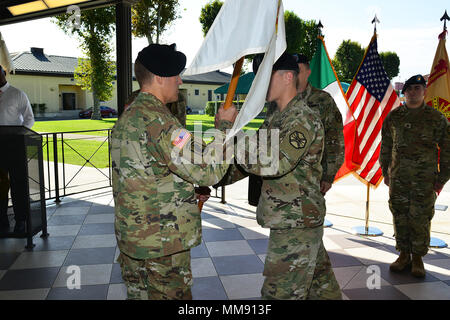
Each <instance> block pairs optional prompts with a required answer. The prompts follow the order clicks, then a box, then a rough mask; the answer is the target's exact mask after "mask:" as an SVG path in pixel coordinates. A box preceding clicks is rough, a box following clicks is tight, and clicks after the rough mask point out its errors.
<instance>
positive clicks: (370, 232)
mask: <svg viewBox="0 0 450 320" xmlns="http://www.w3.org/2000/svg"><path fill="white" fill-rule="evenodd" d="M372 23H373V25H374V29H373V34H374V37H376V36H377V23H380V20H378V18H377V15H376V14H375V18H373V20H372ZM366 184H367V196H366V225H365V226H364V227H353V228H352V230H353V233H354V234H356V235H360V236H367V237H378V236H382V235H383V232H382V231H381V230H380V229H378V228H375V227H369V208H370V183H369V182H367V183H366Z"/></svg>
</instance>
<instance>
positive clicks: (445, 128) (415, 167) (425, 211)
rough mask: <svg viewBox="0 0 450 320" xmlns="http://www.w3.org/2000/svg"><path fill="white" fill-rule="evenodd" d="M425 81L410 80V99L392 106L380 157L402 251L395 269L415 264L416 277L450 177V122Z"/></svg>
mask: <svg viewBox="0 0 450 320" xmlns="http://www.w3.org/2000/svg"><path fill="white" fill-rule="evenodd" d="M425 85H426V82H425V79H424V78H423V77H422V76H421V75H417V76H414V77H412V78H410V79H409V80H408V81H406V83H405V86H404V88H403V93H404V94H405V97H406V105H402V106H400V107H399V108H396V109H394V110H392V111H391V112H390V113H389V114H388V116H387V117H386V119H385V121H384V123H383V127H382V141H381V153H380V160H379V161H380V165H381V168H382V170H383V176H384V181H385V183H386V185H388V186H389V207H390V209H391V212H392V215H393V220H394V228H395V238H396V243H397V245H396V249H397V250H398V251H400V257H399V258H398V259H397V260H396V261H395V262H394V263H392V264H391V266H390V270H391V271H394V272H399V271H402V270H404V269H405V268H406V267H407V266H409V265H410V264H412V269H411V273H412V274H413V275H414V276H416V277H425V269H424V265H423V262H422V257H423V256H424V255H426V254H427V252H428V246H429V243H430V228H431V219H432V218H433V216H434V205H435V201H436V193H439V192H440V191H441V190H442V188H443V187H444V184H445V183H446V182H447V180H448V179H449V177H450V126H449V123H448V121H447V119H446V118H445V116H444V115H443V114H442V113H440V112H439V111H438V110H435V109H434V108H432V107H430V106H428V105H426V104H425V103H424V95H425ZM438 147H439V148H440V165H439V169H440V170H439V169H438ZM411 254H412V259H411Z"/></svg>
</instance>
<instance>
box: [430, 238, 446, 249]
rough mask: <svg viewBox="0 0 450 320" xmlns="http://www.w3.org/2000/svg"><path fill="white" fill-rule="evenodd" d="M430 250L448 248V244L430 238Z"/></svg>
mask: <svg viewBox="0 0 450 320" xmlns="http://www.w3.org/2000/svg"><path fill="white" fill-rule="evenodd" d="M429 247H430V248H447V243H445V241H443V240H441V239H439V238H433V237H431V238H430V245H429Z"/></svg>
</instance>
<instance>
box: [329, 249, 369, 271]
mask: <svg viewBox="0 0 450 320" xmlns="http://www.w3.org/2000/svg"><path fill="white" fill-rule="evenodd" d="M327 253H328V256H329V257H330V261H331V265H332V266H333V268H341V267H351V266H362V265H363V264H362V262H361V261H359V260H358V259H356V258H354V257H352V256H351V255H349V254H348V253H346V252H345V251H344V250H327Z"/></svg>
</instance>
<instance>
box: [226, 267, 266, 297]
mask: <svg viewBox="0 0 450 320" xmlns="http://www.w3.org/2000/svg"><path fill="white" fill-rule="evenodd" d="M220 280H221V281H222V284H223V287H224V288H225V292H226V293H227V296H228V298H229V299H230V300H235V299H248V298H254V297H258V296H260V295H261V288H262V285H263V283H264V277H263V275H262V274H261V273H257V274H243V275H242V274H241V275H231V276H220Z"/></svg>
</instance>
